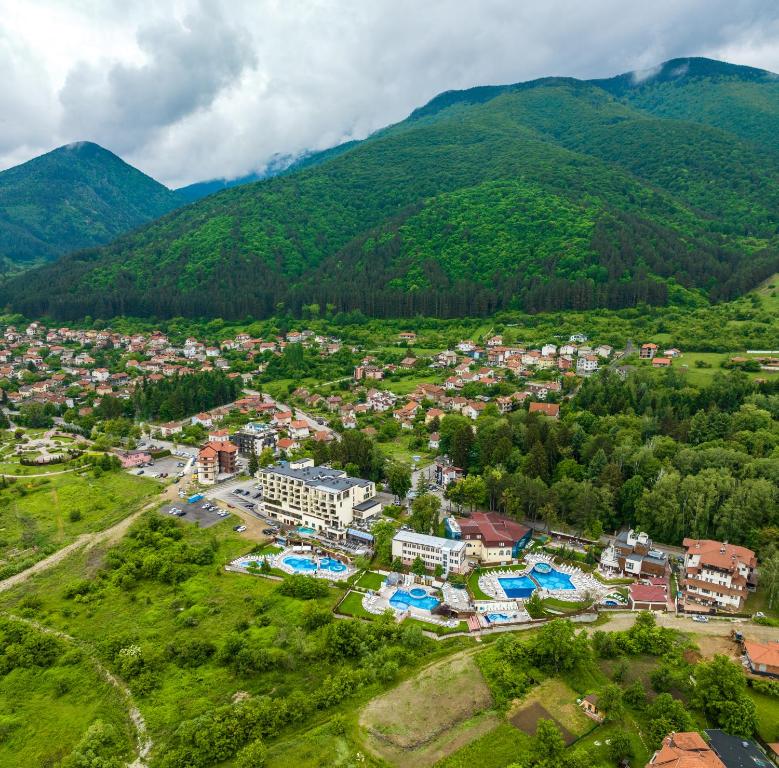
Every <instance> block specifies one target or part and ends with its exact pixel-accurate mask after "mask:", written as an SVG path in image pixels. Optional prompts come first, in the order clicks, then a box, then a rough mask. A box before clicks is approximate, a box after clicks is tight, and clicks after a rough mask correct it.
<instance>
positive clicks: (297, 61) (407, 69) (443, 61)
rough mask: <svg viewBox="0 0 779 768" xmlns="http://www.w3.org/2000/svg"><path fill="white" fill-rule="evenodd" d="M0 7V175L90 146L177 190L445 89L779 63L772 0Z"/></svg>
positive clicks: (240, 1) (205, 1) (243, 169)
mask: <svg viewBox="0 0 779 768" xmlns="http://www.w3.org/2000/svg"><path fill="white" fill-rule="evenodd" d="M0 13H2V14H3V22H4V23H3V30H4V31H3V32H0V71H3V73H4V77H3V80H2V82H0V167H7V166H8V165H10V164H12V163H13V162H18V161H19V160H20V159H25V157H29V156H31V155H33V154H36V153H38V152H40V151H45V150H47V149H51V148H53V147H55V146H57V145H60V144H64V143H68V142H72V141H78V140H92V141H97V142H99V143H100V144H102V145H104V146H106V147H107V148H109V149H111V150H113V151H115V152H118V153H119V154H121V155H122V156H123V157H125V159H127V160H128V162H131V163H133V164H135V165H137V166H138V167H140V168H141V169H142V170H144V171H145V172H147V173H150V174H151V175H152V176H154V177H155V178H159V179H160V180H162V181H164V182H165V183H167V184H169V185H172V186H176V185H181V184H186V183H189V182H192V181H196V180H200V179H207V178H214V177H235V176H240V175H243V174H245V173H247V172H250V171H254V170H259V169H261V168H262V167H263V166H264V165H265V164H266V163H267V162H268V161H269V160H270V159H271V158H272V157H273V156H274V155H276V154H281V155H286V154H290V155H295V154H297V153H300V152H302V151H305V150H312V149H322V148H325V147H328V146H332V145H333V144H337V143H339V142H340V141H344V140H347V139H350V138H363V137H365V136H366V135H368V134H369V133H371V132H372V131H375V130H376V129H378V128H380V127H382V126H384V125H387V124H389V123H392V122H395V121H397V120H400V119H403V118H404V117H405V116H406V115H407V114H408V113H409V112H411V111H412V110H413V109H414V108H415V107H417V106H419V105H420V104H423V103H424V102H426V101H427V100H429V99H430V98H432V97H433V96H434V95H435V94H436V93H439V92H440V91H443V90H447V89H452V88H467V87H470V86H473V85H479V84H485V83H505V82H516V81H520V80H526V79H532V78H535V77H542V76H545V75H572V76H575V77H603V76H608V75H611V74H616V73H619V72H625V71H635V72H639V73H642V72H645V71H647V70H651V68H652V67H655V66H656V65H657V64H658V63H660V62H662V61H664V60H666V59H669V58H675V57H685V56H693V55H709V56H714V57H719V58H726V59H728V60H732V61H735V62H737V63H744V64H750V65H752V66H760V67H763V68H766V69H772V70H779V4H777V3H776V2H775V0H655V2H654V3H652V4H648V3H647V4H638V3H634V4H626V3H624V2H622V0H620V1H619V2H618V1H617V0H591V2H589V3H581V2H579V1H578V0H538V1H537V2H530V0H528V2H523V3H517V2H515V0H480V2H478V3H475V2H471V0H426V1H425V2H424V3H420V2H418V0H370V2H365V1H364V0H303V1H302V2H288V1H287V2H284V1H283V0H168V2H164V0H158V1H157V2H155V1H154V0H138V1H137V2H133V3H126V2H121V0H110V1H106V0H80V2H79V3H77V4H72V5H67V7H66V4H63V3H61V2H58V0H0ZM10 40H14V41H16V43H15V45H14V46H13V47H11V46H10V43H9V42H8V41H10ZM9 51H10V53H9ZM6 73H10V76H6ZM637 76H640V75H637ZM8 115H12V116H13V117H12V119H10V120H9V119H8V117H7V116H8Z"/></svg>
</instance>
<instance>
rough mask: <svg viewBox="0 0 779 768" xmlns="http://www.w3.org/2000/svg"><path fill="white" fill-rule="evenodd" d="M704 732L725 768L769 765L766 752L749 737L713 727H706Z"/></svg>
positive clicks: (763, 766) (762, 767)
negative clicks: (733, 734) (734, 734)
mask: <svg viewBox="0 0 779 768" xmlns="http://www.w3.org/2000/svg"><path fill="white" fill-rule="evenodd" d="M704 733H705V734H706V738H707V739H708V740H709V746H710V747H711V749H713V750H714V753H715V754H716V755H717V757H718V758H719V759H720V761H721V762H722V764H723V765H724V766H725V768H767V766H768V765H769V762H768V758H767V757H766V753H765V752H763V750H762V749H761V748H760V747H759V746H758V745H757V743H756V742H754V741H752V740H751V739H745V738H744V737H743V736H732V735H731V734H729V733H725V731H720V730H718V729H714V728H707V729H706V730H705V731H704Z"/></svg>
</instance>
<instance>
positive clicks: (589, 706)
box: [579, 693, 604, 723]
mask: <svg viewBox="0 0 779 768" xmlns="http://www.w3.org/2000/svg"><path fill="white" fill-rule="evenodd" d="M579 706H580V707H581V708H582V710H583V711H584V714H585V715H587V717H589V718H590V719H592V720H595V722H596V723H600V722H602V721H603V718H604V714H603V712H601V710H600V709H599V708H598V697H597V696H596V695H595V694H594V693H590V694H588V695H587V696H585V697H584V698H583V699H580V700H579Z"/></svg>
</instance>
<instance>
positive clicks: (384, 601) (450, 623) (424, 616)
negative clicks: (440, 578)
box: [362, 576, 460, 628]
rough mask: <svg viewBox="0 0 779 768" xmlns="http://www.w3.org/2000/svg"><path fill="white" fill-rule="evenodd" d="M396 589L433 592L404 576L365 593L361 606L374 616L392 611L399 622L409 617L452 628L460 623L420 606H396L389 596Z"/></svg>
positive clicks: (412, 578)
mask: <svg viewBox="0 0 779 768" xmlns="http://www.w3.org/2000/svg"><path fill="white" fill-rule="evenodd" d="M398 589H403V590H412V589H424V590H425V592H426V593H427V594H432V593H433V590H431V589H430V587H425V586H423V585H421V584H417V583H415V582H414V577H413V576H406V577H405V579H404V580H403V582H400V583H398V584H392V585H388V584H384V585H382V587H381V589H379V591H378V592H373V593H368V594H366V595H365V596H364V597H363V599H362V607H363V608H364V609H365V610H366V611H368V613H373V614H375V615H376V616H381V615H382V614H383V613H385V612H386V611H392V612H393V613H394V614H395V620H396V621H399V622H400V621H403V619H407V618H411V619H419V620H420V621H425V622H427V623H428V624H435V625H437V626H440V627H452V628H453V627H456V626H457V625H458V624H459V623H460V622H459V620H458V619H445V618H443V617H439V616H435V615H433V614H432V613H431V612H430V611H426V610H424V609H422V608H415V607H414V606H409V607H408V608H405V609H400V608H396V607H395V606H394V605H392V604H391V603H390V598H391V597H392V596H393V595H394V594H395V592H396V591H397V590H398ZM439 599H440V598H439Z"/></svg>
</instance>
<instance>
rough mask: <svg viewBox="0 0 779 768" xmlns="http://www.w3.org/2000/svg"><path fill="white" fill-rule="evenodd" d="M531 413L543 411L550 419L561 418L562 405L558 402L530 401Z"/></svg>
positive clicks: (529, 409)
mask: <svg viewBox="0 0 779 768" xmlns="http://www.w3.org/2000/svg"><path fill="white" fill-rule="evenodd" d="M528 412H529V413H542V414H543V415H544V416H546V417H548V418H550V419H559V418H560V406H559V404H558V403H530V407H529V408H528Z"/></svg>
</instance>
